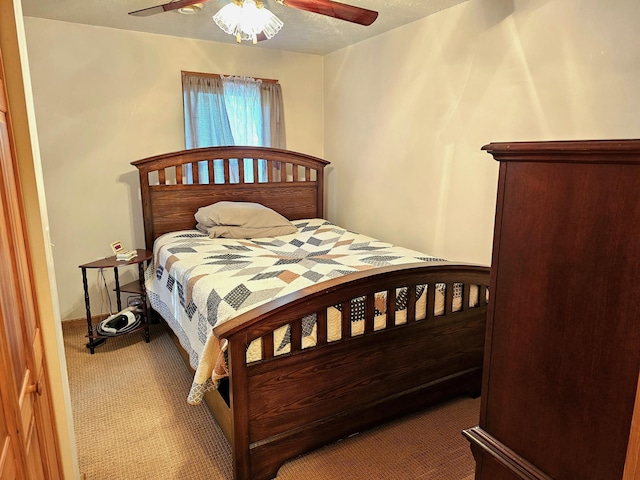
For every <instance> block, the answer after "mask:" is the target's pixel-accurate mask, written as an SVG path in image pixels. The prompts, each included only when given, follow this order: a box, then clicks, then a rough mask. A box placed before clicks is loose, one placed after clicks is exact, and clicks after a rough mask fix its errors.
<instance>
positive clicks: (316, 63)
mask: <svg viewBox="0 0 640 480" xmlns="http://www.w3.org/2000/svg"><path fill="white" fill-rule="evenodd" d="M25 26H26V33H27V46H28V52H29V61H30V66H31V77H32V84H33V92H34V100H35V111H36V118H37V124H38V133H39V140H40V149H41V154H42V165H43V173H44V181H45V189H46V197H47V205H48V212H49V220H50V225H51V237H52V242H53V244H54V247H53V252H54V262H55V269H56V279H57V283H58V292H59V300H60V309H61V316H62V319H63V320H65V319H72V318H81V317H83V316H84V314H85V309H84V296H83V291H82V277H81V272H80V269H79V268H78V265H80V264H83V263H87V262H90V261H93V260H95V259H96V257H99V256H106V255H111V250H110V247H109V244H110V243H111V242H113V241H116V240H121V241H122V242H123V244H124V245H125V246H127V247H138V248H142V247H144V231H143V226H142V209H141V205H140V200H139V196H138V195H139V193H138V189H139V187H138V186H139V181H138V173H137V170H136V169H135V168H134V167H133V166H131V165H130V162H132V161H135V160H138V159H141V158H144V157H147V156H150V155H155V154H160V153H165V152H170V151H175V150H181V149H183V148H184V134H183V120H182V93H181V77H180V72H181V70H187V71H200V72H214V73H222V74H236V75H252V76H257V77H262V78H275V79H278V80H280V83H281V84H282V89H283V96H284V104H285V105H284V107H285V120H286V124H287V127H286V128H287V146H288V148H289V149H291V150H296V151H301V152H304V153H308V154H311V155H316V156H320V157H321V156H323V131H322V129H323V123H322V93H323V91H322V57H319V56H316V55H304V54H295V53H284V52H276V51H272V50H265V49H260V48H256V47H253V46H240V45H227V44H221V43H214V42H204V41H196V40H188V39H180V38H174V37H169V36H162V35H154V34H146V33H138V32H127V31H123V30H117V29H108V28H100V27H91V26H87V25H80V24H72V23H65V22H58V21H52V20H44V19H37V18H25ZM134 272H135V269H129V271H125V272H121V277H122V281H123V282H127V281H130V280H132V279H133V274H134ZM96 278H97V271H96V270H90V271H89V280H90V285H91V289H90V295H91V304H92V313H99V312H100V311H102V312H106V311H107V310H106V304H105V305H103V306H102V307H101V302H100V300H99V299H100V294H99V290H98V287H97V282H96ZM107 279H108V281H110V282H111V272H108V273H107ZM111 283H112V282H111ZM114 309H115V304H114Z"/></svg>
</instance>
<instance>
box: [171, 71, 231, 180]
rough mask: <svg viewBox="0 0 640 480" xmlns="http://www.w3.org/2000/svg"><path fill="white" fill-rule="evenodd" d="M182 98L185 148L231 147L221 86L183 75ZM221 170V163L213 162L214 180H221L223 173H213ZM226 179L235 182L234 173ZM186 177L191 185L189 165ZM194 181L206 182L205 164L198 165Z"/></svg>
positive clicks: (214, 81)
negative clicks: (197, 179) (196, 177)
mask: <svg viewBox="0 0 640 480" xmlns="http://www.w3.org/2000/svg"><path fill="white" fill-rule="evenodd" d="M182 95H183V103H184V141H185V147H186V148H200V147H213V146H218V145H234V144H235V143H234V139H233V134H232V133H231V125H230V124H229V117H228V115H227V109H226V107H225V99H224V89H223V84H222V80H221V79H220V78H219V77H212V76H203V75H188V74H184V75H182ZM221 169H222V162H220V161H218V162H215V164H214V170H216V172H215V174H214V175H215V177H216V180H217V179H222V178H223V173H222V172H220V173H218V172H217V171H218V170H221ZM230 175H231V177H232V181H236V182H237V181H238V180H237V178H238V173H237V172H231V174H230ZM186 176H187V180H186V181H187V183H192V182H193V175H192V173H191V165H188V166H187V171H186ZM198 177H199V179H200V182H201V183H208V182H209V169H208V168H207V162H200V163H199V164H198ZM234 177H235V178H234ZM221 181H222V180H219V182H221Z"/></svg>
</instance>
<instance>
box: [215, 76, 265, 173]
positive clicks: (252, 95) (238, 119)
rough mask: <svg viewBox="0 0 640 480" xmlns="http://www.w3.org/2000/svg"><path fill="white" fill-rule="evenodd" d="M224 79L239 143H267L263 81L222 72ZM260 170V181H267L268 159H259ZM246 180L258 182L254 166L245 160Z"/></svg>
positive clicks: (229, 110)
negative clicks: (262, 93)
mask: <svg viewBox="0 0 640 480" xmlns="http://www.w3.org/2000/svg"><path fill="white" fill-rule="evenodd" d="M221 78H222V84H223V86H224V99H225V105H226V108H227V115H228V116H229V123H230V125H231V131H232V132H233V139H234V141H235V144H236V145H247V146H251V147H259V146H264V145H265V143H264V140H263V128H262V123H263V122H262V106H261V102H260V85H262V80H256V79H255V78H251V77H231V76H229V77H225V76H224V75H221ZM236 168H237V167H236ZM258 169H259V173H258V181H265V178H266V175H267V166H266V162H264V161H262V160H261V161H259V162H258ZM244 179H245V182H253V181H254V179H253V165H252V164H251V163H250V162H245V166H244Z"/></svg>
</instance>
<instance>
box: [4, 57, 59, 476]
mask: <svg viewBox="0 0 640 480" xmlns="http://www.w3.org/2000/svg"><path fill="white" fill-rule="evenodd" d="M4 78H5V77H4V70H3V68H2V55H1V52H0V397H1V399H2V414H1V416H0V420H2V421H1V423H0V435H1V436H0V442H2V445H1V448H2V451H1V453H0V455H1V456H0V478H2V480H4V479H5V478H6V479H13V478H17V479H29V480H40V479H58V478H61V473H60V472H61V469H60V464H59V455H58V446H57V437H56V434H55V428H54V421H53V413H52V408H51V405H50V402H49V385H48V378H47V375H46V368H45V362H44V357H43V346H42V336H41V333H40V328H39V318H38V313H37V312H38V309H37V304H36V294H35V286H34V283H33V279H32V274H31V268H32V266H31V261H30V256H29V245H28V238H27V235H26V225H25V219H24V214H23V211H24V209H23V204H22V196H21V191H20V184H19V179H18V173H17V165H16V163H15V162H16V157H15V153H14V152H15V150H14V147H13V144H12V138H11V123H10V118H9V111H8V102H7V97H6V92H5V83H4Z"/></svg>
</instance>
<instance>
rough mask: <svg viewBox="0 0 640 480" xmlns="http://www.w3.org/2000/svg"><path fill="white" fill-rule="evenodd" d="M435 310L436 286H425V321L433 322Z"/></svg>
mask: <svg viewBox="0 0 640 480" xmlns="http://www.w3.org/2000/svg"><path fill="white" fill-rule="evenodd" d="M435 309H436V286H435V285H429V286H427V320H428V321H429V320H433V319H434V317H435V314H436V313H435Z"/></svg>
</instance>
